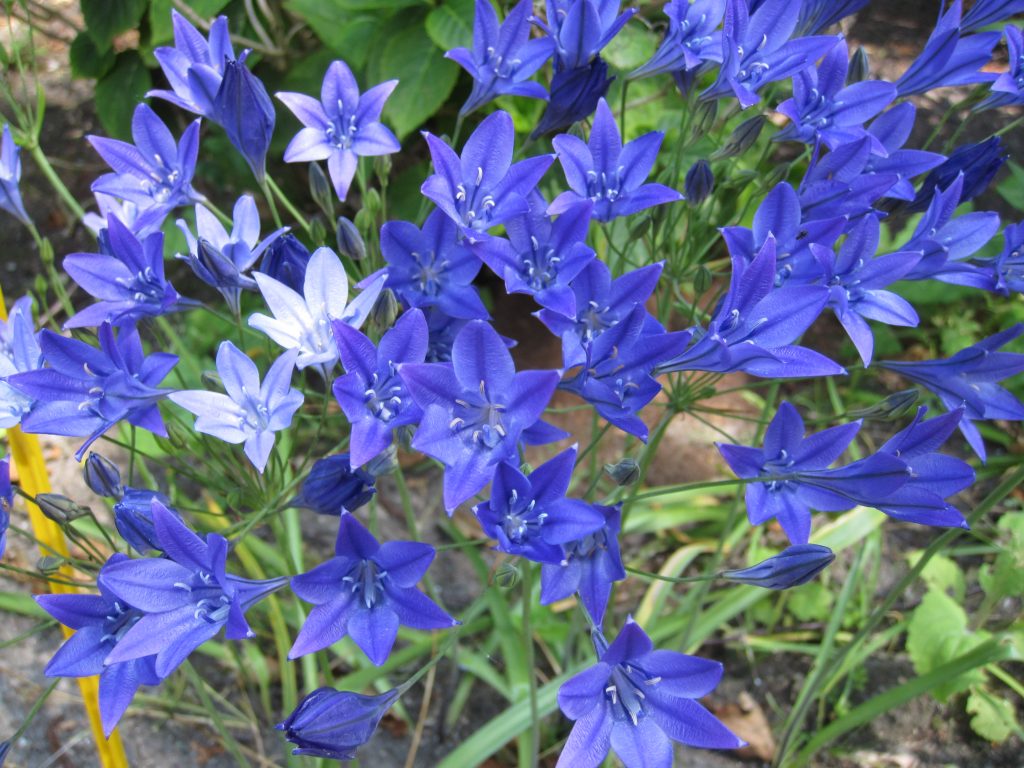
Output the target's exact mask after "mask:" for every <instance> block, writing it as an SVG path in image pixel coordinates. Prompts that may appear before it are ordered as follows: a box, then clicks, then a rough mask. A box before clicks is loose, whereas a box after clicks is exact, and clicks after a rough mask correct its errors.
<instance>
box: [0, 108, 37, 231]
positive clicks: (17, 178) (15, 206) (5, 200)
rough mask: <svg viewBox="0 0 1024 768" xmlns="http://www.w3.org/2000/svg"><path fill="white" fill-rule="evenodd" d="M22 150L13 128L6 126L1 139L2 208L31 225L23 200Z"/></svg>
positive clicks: (23, 222)
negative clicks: (21, 188)
mask: <svg viewBox="0 0 1024 768" xmlns="http://www.w3.org/2000/svg"><path fill="white" fill-rule="evenodd" d="M20 182H21V148H20V147H19V146H18V145H17V144H15V143H14V137H13V136H11V127H10V126H9V125H7V124H6V123H5V124H4V130H3V138H2V139H0V208H3V209H4V210H5V211H7V212H8V213H9V214H11V215H12V216H14V217H15V218H16V219H17V220H18V221H20V222H21V223H22V224H25V225H30V224H31V223H32V219H31V218H29V215H28V211H26V210H25V204H24V203H23V202H22V200H21V190H20V189H19V188H18V184H19V183H20Z"/></svg>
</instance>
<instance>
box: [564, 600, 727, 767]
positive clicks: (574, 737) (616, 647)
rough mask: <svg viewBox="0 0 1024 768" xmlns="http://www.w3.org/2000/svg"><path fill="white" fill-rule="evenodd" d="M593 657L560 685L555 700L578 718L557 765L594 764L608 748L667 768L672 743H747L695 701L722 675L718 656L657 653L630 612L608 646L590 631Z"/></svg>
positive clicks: (635, 761)
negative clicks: (628, 617) (707, 657)
mask: <svg viewBox="0 0 1024 768" xmlns="http://www.w3.org/2000/svg"><path fill="white" fill-rule="evenodd" d="M593 640H594V649H595V650H596V651H597V657H598V660H597V663H596V664H594V665H593V666H592V667H589V668H587V669H585V670H584V671H583V672H580V673H579V674H577V675H575V676H574V677H571V678H569V680H567V681H566V682H564V683H563V684H562V686H561V688H559V689H558V706H559V707H560V708H561V710H562V712H563V714H565V716H566V717H568V718H569V719H570V720H575V721H576V722H575V724H574V725H573V728H572V732H571V733H570V734H569V739H568V741H566V743H565V746H564V747H563V748H562V753H561V755H559V758H558V768H597V767H598V766H599V765H601V764H602V763H603V762H604V759H605V757H606V755H607V754H608V751H609V750H612V751H614V752H615V754H616V755H617V756H618V758H619V759H620V760H622V762H623V763H624V764H625V765H626V766H628V768H640V766H644V768H671V766H672V764H673V748H672V742H673V741H677V742H680V743H682V744H689V745H690V746H694V747H703V748H706V749H735V748H737V747H742V746H743V744H744V742H743V741H742V740H741V739H739V738H737V737H736V736H735V735H734V734H733V733H732V732H731V731H730V730H729V729H728V728H726V727H725V726H724V725H722V723H720V722H719V721H718V720H717V719H716V718H715V716H714V715H712V714H711V713H710V712H708V711H707V710H706V709H705V708H704V707H702V706H701V705H700V704H698V703H697V702H696V701H695V699H699V698H700V697H702V696H706V695H707V694H709V693H710V692H711V691H712V690H714V688H715V686H716V685H718V681H719V680H720V679H721V677H722V665H721V664H719V663H718V662H717V661H710V660H708V659H702V658H699V657H697V656H687V655H685V654H682V653H676V652H675V651H656V650H654V646H653V644H652V643H651V639H650V638H649V637H648V636H647V634H646V633H645V632H644V631H643V629H641V628H640V625H639V624H637V623H636V622H634V621H633V619H632V618H630V619H628V620H627V621H626V624H625V626H624V627H623V628H622V631H621V632H619V636H618V637H617V638H615V641H614V642H612V643H611V645H609V644H608V641H607V640H605V638H604V635H602V634H601V633H600V631H598V630H595V631H594V633H593Z"/></svg>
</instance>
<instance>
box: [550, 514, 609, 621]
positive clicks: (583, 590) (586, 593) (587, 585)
mask: <svg viewBox="0 0 1024 768" xmlns="http://www.w3.org/2000/svg"><path fill="white" fill-rule="evenodd" d="M592 506H593V507H594V509H596V510H597V511H598V512H600V513H601V514H602V515H604V524H603V525H602V526H601V527H600V528H598V529H597V530H595V531H594V532H593V533H589V534H587V535H586V536H584V537H583V538H581V539H577V540H576V541H570V542H568V543H566V544H563V545H562V551H563V558H562V561H561V562H560V563H557V564H545V565H544V566H543V567H542V568H541V571H540V602H541V605H550V604H551V603H554V602H556V601H558V600H564V599H565V598H567V597H570V596H571V595H572V594H573V593H577V594H579V598H580V602H582V603H583V606H584V607H585V608H586V610H587V613H588V614H590V616H591V618H593V620H594V623H595V624H598V625H600V624H601V621H602V620H603V619H604V612H605V607H606V606H607V605H608V598H609V597H610V596H611V592H612V582H615V581H622V580H623V579H624V578H626V569H625V568H624V567H623V566H622V556H621V555H620V554H619V531H620V530H621V528H622V505H621V504H616V505H614V506H611V507H605V506H600V505H597V504H595V505H592Z"/></svg>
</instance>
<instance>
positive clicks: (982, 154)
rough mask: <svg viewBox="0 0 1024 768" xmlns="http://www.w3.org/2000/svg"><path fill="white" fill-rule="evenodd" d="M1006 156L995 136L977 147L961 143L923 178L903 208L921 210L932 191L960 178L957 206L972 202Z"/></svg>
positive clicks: (929, 201)
mask: <svg viewBox="0 0 1024 768" xmlns="http://www.w3.org/2000/svg"><path fill="white" fill-rule="evenodd" d="M1007 157H1008V155H1007V151H1006V147H1005V146H1004V145H1003V140H1002V139H1001V138H1000V137H998V136H992V137H990V138H988V139H986V140H985V141H982V142H979V143H977V144H961V145H960V146H959V147H957V148H956V149H954V150H953V152H952V153H951V154H950V155H949V157H948V158H947V159H946V161H945V162H943V163H941V164H940V165H938V166H936V167H935V168H934V169H933V170H932V171H931V172H930V173H929V174H928V175H927V176H925V177H924V181H922V182H921V186H920V188H919V189H918V191H917V195H916V196H915V197H914V199H913V201H912V202H911V203H910V205H908V206H907V210H910V211H923V210H925V209H926V208H927V207H928V205H929V204H930V203H931V201H932V197H933V196H934V194H935V192H937V191H938V190H939V189H940V188H942V189H949V187H950V185H951V184H952V183H953V182H955V181H956V180H957V178H959V177H961V176H962V177H963V181H962V187H961V189H960V198H959V200H958V201H957V203H958V204H959V203H965V202H967V201H968V200H973V199H974V198H975V197H977V196H978V195H980V194H981V193H982V192H984V191H985V190H986V189H987V188H988V185H989V182H991V181H992V179H993V178H994V177H995V175H996V174H997V173H998V172H999V169H1000V168H1002V167H1003V164H1004V163H1005V162H1006V159H1007Z"/></svg>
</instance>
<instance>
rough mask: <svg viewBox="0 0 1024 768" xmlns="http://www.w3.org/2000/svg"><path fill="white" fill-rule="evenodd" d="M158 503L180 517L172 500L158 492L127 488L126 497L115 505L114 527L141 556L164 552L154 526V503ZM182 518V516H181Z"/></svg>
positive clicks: (125, 490)
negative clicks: (158, 541)
mask: <svg viewBox="0 0 1024 768" xmlns="http://www.w3.org/2000/svg"><path fill="white" fill-rule="evenodd" d="M154 501H158V502H160V503H161V504H163V505H164V506H165V507H167V509H168V510H169V511H170V512H172V513H174V514H175V515H178V512H177V510H176V509H174V507H172V506H171V500H170V499H168V498H167V497H166V496H164V495H163V494H162V493H159V492H158V491H150V490H147V489H146V488H132V487H130V486H126V487H125V489H124V496H122V497H121V500H120V501H119V502H117V504H115V505H114V525H115V526H117V532H118V533H120V534H121V538H122V539H124V540H125V541H126V542H128V546H130V547H131V548H132V549H134V550H135V551H136V552H138V553H139V554H140V555H148V554H150V553H152V552H162V551H163V550H162V549H161V548H160V545H159V544H157V536H156V528H155V526H154V524H153V502H154ZM179 517H180V515H179Z"/></svg>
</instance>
